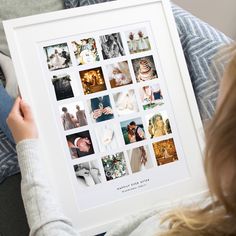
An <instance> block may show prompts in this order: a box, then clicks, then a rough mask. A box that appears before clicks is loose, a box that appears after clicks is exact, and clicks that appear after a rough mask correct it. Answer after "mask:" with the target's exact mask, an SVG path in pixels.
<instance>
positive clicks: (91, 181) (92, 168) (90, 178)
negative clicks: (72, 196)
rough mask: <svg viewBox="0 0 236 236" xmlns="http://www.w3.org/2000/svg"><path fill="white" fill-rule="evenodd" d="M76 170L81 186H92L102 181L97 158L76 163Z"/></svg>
mask: <svg viewBox="0 0 236 236" xmlns="http://www.w3.org/2000/svg"><path fill="white" fill-rule="evenodd" d="M74 171H75V175H76V177H77V181H78V185H79V187H92V186H94V185H97V184H100V183H101V182H102V181H101V171H100V169H99V163H98V161H97V160H93V161H90V162H85V163H81V164H77V165H74Z"/></svg>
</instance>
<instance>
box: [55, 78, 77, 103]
mask: <svg viewBox="0 0 236 236" xmlns="http://www.w3.org/2000/svg"><path fill="white" fill-rule="evenodd" d="M52 84H53V87H54V91H55V94H56V98H57V100H58V101H59V100H63V99H67V98H72V97H74V92H73V89H72V81H71V76H70V75H68V74H61V75H54V76H53V78H52Z"/></svg>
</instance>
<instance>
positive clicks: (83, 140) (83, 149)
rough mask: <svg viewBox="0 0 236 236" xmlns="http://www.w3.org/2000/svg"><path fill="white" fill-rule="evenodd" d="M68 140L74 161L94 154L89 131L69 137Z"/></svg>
mask: <svg viewBox="0 0 236 236" xmlns="http://www.w3.org/2000/svg"><path fill="white" fill-rule="evenodd" d="M66 139H67V145H68V147H69V150H70V154H71V158H72V159H76V158H80V157H84V156H88V155H91V154H94V150H93V144H92V140H91V137H90V133H89V131H83V132H80V133H75V134H71V135H67V136H66Z"/></svg>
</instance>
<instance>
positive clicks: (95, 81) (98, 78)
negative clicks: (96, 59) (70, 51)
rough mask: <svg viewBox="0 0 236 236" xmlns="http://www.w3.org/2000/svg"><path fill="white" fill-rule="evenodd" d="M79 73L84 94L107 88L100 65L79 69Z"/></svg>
mask: <svg viewBox="0 0 236 236" xmlns="http://www.w3.org/2000/svg"><path fill="white" fill-rule="evenodd" d="M79 74H80V79H81V82H82V86H83V90H84V94H85V95H86V94H91V93H96V92H100V91H103V90H106V89H107V88H106V83H105V80H104V75H103V71H102V68H101V67H98V68H93V69H90V70H84V71H80V72H79Z"/></svg>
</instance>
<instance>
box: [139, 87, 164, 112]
mask: <svg viewBox="0 0 236 236" xmlns="http://www.w3.org/2000/svg"><path fill="white" fill-rule="evenodd" d="M139 94H140V98H141V101H142V105H143V109H144V110H148V109H153V108H158V107H160V106H162V105H163V104H164V101H163V96H162V92H161V89H160V85H159V84H152V85H146V86H143V87H141V88H140V90H139Z"/></svg>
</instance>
